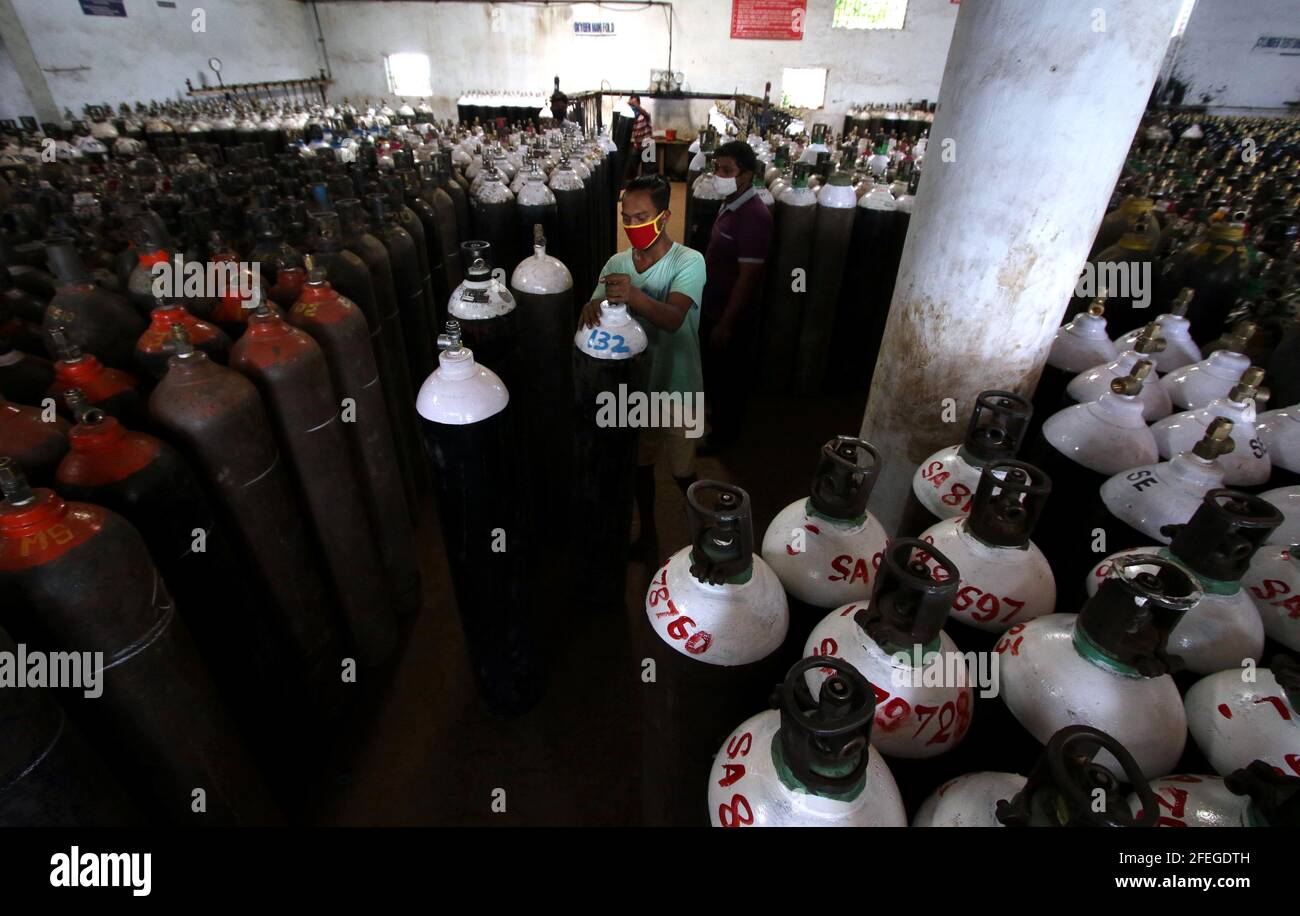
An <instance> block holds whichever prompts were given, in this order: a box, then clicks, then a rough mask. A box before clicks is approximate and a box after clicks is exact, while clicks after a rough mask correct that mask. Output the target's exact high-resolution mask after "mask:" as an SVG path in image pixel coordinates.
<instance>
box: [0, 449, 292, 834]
mask: <svg viewBox="0 0 1300 916" xmlns="http://www.w3.org/2000/svg"><path fill="white" fill-rule="evenodd" d="M0 491H2V492H3V493H4V497H5V502H4V505H3V506H0V595H2V596H3V598H4V600H3V601H0V607H3V608H4V618H5V619H4V626H5V627H6V629H8V630H9V631H10V632H11V633H12V634H13V635H14V637H15V638H16V639H18V640H20V641H22V642H23V643H24V644H26V645H29V646H32V647H34V648H37V649H40V650H42V651H47V652H49V651H57V652H77V653H81V652H91V653H103V654H102V655H101V656H98V664H97V665H96V666H95V667H96V676H97V681H98V685H97V686H96V687H94V688H92V689H99V690H102V693H101V694H99V695H98V696H97V697H96V698H95V699H94V700H93V701H92V700H91V698H89V697H87V696H85V694H84V691H77V690H69V691H67V692H66V693H65V696H67V697H68V698H69V700H70V701H73V702H74V703H75V705H74V706H73V713H74V715H76V716H78V718H79V719H80V721H81V724H82V725H83V727H84V728H85V729H86V730H87V733H88V734H89V735H90V737H91V739H92V740H93V741H95V743H96V745H97V746H98V747H100V748H104V749H108V748H112V749H113V752H112V756H111V759H110V765H111V766H112V767H113V769H114V771H115V773H116V775H117V776H118V777H119V778H120V779H121V780H122V781H123V784H124V785H126V786H127V787H128V788H129V789H131V790H134V791H135V792H138V793H139V795H140V796H141V797H142V798H145V797H152V799H153V801H154V802H155V803H156V805H157V808H158V810H159V811H160V812H161V813H162V815H163V816H164V817H166V818H167V819H169V820H171V821H173V822H176V823H188V824H192V825H196V826H202V825H212V826H234V825H254V824H274V823H278V822H279V820H280V816H279V813H278V812H277V811H276V809H275V805H274V803H273V802H272V801H271V799H270V795H269V793H268V792H267V790H266V786H265V785H264V784H263V782H262V778H261V776H260V775H259V774H258V773H257V771H256V769H255V768H254V766H253V763H252V761H251V759H250V758H249V756H248V752H247V751H246V750H245V748H244V746H243V742H242V741H241V739H240V737H239V735H238V732H237V731H236V729H235V727H234V724H233V722H232V721H231V720H230V718H229V716H228V714H227V712H226V710H225V708H224V707H223V706H222V703H221V701H220V699H219V698H218V696H217V693H216V690H215V688H214V687H213V685H212V682H211V680H210V679H209V677H208V674H207V671H206V670H205V669H204V667H203V663H202V662H201V661H200V660H199V656H198V654H197V653H196V652H195V650H194V646H193V643H192V642H191V640H190V635H189V632H188V630H187V629H186V626H185V624H184V623H183V622H182V621H181V620H180V619H179V618H178V617H177V616H176V608H175V605H174V604H173V603H172V599H171V596H170V595H169V594H168V592H167V588H166V586H165V585H164V584H163V580H162V578H161V576H159V574H158V570H157V569H156V568H155V567H154V565H153V562H152V561H151V560H150V558H149V551H148V549H147V548H146V547H145V544H144V541H143V539H141V537H140V535H139V534H138V533H137V532H136V530H135V529H134V528H132V527H131V525H130V524H129V523H127V522H126V520H125V519H123V518H122V517H121V516H120V515H117V514H116V513H114V512H110V511H108V510H106V509H101V508H99V507H98V506H92V505H90V504H89V503H65V502H64V501H63V500H62V499H60V498H59V497H58V496H57V495H55V493H54V492H53V491H50V490H44V489H38V490H35V491H33V490H32V489H31V488H29V487H28V485H27V481H26V479H25V478H23V476H22V474H21V472H19V471H18V470H17V469H16V467H15V466H14V464H13V463H12V462H11V461H9V460H7V459H0ZM101 665H102V667H100V666H101ZM74 698H75V699H74ZM196 789H202V790H203V798H204V804H205V806H206V811H203V812H196V811H195V810H194V805H195V801H196V798H195V795H194V793H195V790H196Z"/></svg>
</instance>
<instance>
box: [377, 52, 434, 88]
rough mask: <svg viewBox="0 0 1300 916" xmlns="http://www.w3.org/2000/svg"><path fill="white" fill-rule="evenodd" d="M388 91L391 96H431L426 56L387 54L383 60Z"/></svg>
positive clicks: (431, 84) (429, 72)
mask: <svg viewBox="0 0 1300 916" xmlns="http://www.w3.org/2000/svg"><path fill="white" fill-rule="evenodd" d="M384 69H386V70H387V71H388V91H389V92H391V93H392V94H393V95H418V96H426V95H433V83H432V82H431V80H430V75H431V71H430V69H429V55H428V54H414V53H408V54H389V55H388V56H387V57H385V58H384Z"/></svg>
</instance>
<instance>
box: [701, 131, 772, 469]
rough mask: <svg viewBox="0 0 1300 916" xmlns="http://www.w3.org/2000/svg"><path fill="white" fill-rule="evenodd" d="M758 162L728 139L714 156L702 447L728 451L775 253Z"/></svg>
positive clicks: (735, 431)
mask: <svg viewBox="0 0 1300 916" xmlns="http://www.w3.org/2000/svg"><path fill="white" fill-rule="evenodd" d="M757 168H758V157H757V156H755V155H754V150H753V149H751V148H750V146H749V144H748V143H744V142H741V141H739V140H733V141H732V142H730V143H724V144H723V145H722V146H720V147H718V151H717V152H716V153H715V154H714V157H713V173H714V183H715V186H716V187H717V189H718V191H720V192H721V193H722V194H723V195H724V200H723V202H722V207H721V209H719V211H718V216H717V219H715V220H714V222H713V234H712V235H711V236H710V238H709V248H708V250H707V251H706V252H705V253H704V266H705V270H706V271H707V276H708V279H707V282H706V283H705V284H704V297H703V298H704V301H703V302H702V303H701V305H700V356H701V358H702V360H703V364H704V403H705V407H706V408H707V410H708V412H709V420H710V431H709V437H708V440H707V448H708V449H709V450H710V451H712V450H716V449H720V448H726V447H727V446H729V445H731V444H732V443H733V442H735V440H736V437H737V436H739V434H740V426H741V422H742V420H743V419H744V413H745V394H746V389H747V388H748V387H749V384H750V382H751V381H752V378H753V356H754V350H755V341H756V338H757V330H758V319H759V301H758V300H759V296H760V291H761V289H762V279H763V265H764V263H765V262H766V261H767V255H768V251H769V250H770V249H771V247H772V214H771V212H769V211H768V209H767V205H766V204H764V203H763V201H762V200H761V199H760V198H759V197H758V196H757V194H756V192H755V191H754V188H753V183H754V171H755V170H756V169H757Z"/></svg>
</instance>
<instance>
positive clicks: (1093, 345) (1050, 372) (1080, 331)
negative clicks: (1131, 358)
mask: <svg viewBox="0 0 1300 916" xmlns="http://www.w3.org/2000/svg"><path fill="white" fill-rule="evenodd" d="M1105 302H1106V300H1105V298H1104V297H1098V298H1096V299H1094V300H1093V302H1092V305H1090V306H1089V307H1088V310H1087V311H1086V312H1080V313H1079V314H1078V315H1075V316H1074V318H1073V319H1071V320H1070V321H1069V322H1067V323H1066V324H1063V325H1062V326H1061V327H1060V328H1058V329H1057V331H1056V336H1055V338H1054V339H1053V340H1052V349H1051V350H1050V351H1049V352H1048V354H1047V364H1046V365H1045V366H1043V374H1042V375H1040V376H1039V377H1038V386H1037V387H1036V388H1034V399H1033V405H1034V413H1033V422H1031V424H1030V426H1029V429H1028V430H1027V431H1026V436H1025V438H1026V440H1027V441H1028V440H1032V439H1034V438H1035V437H1036V436H1037V435H1038V432H1039V430H1040V429H1041V428H1042V425H1043V422H1044V421H1045V420H1046V419H1047V418H1048V417H1050V416H1051V415H1052V414H1053V413H1055V412H1056V411H1057V410H1060V409H1061V405H1062V404H1063V403H1065V389H1066V386H1068V385H1069V384H1070V382H1071V381H1073V379H1074V377H1075V376H1076V375H1078V374H1079V373H1080V372H1086V371H1088V370H1089V369H1091V368H1092V367H1093V366H1096V365H1099V364H1101V363H1107V362H1110V361H1111V360H1112V359H1114V358H1115V357H1116V356H1118V355H1119V352H1118V351H1117V350H1116V349H1115V345H1114V344H1113V343H1111V341H1110V338H1109V337H1108V336H1107V335H1106V318H1105V317H1104V316H1105V312H1106V305H1105Z"/></svg>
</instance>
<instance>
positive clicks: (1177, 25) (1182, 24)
mask: <svg viewBox="0 0 1300 916" xmlns="http://www.w3.org/2000/svg"><path fill="white" fill-rule="evenodd" d="M1195 6H1196V0H1183V5H1182V6H1181V7H1179V9H1178V18H1177V19H1175V20H1174V31H1173V34H1172V35H1170V36H1169V37H1170V38H1177V37H1178V36H1179V35H1181V34H1183V32H1185V31H1186V30H1187V20H1189V19H1191V18H1192V8H1193V7H1195Z"/></svg>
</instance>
